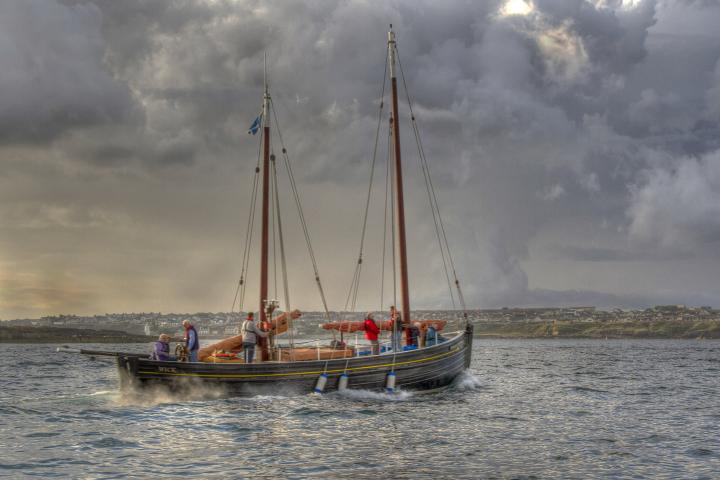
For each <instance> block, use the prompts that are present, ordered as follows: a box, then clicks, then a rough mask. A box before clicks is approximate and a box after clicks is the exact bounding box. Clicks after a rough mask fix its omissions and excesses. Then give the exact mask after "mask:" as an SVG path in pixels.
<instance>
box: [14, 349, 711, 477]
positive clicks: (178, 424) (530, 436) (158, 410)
mask: <svg viewBox="0 0 720 480" xmlns="http://www.w3.org/2000/svg"><path fill="white" fill-rule="evenodd" d="M87 347H97V348H103V349H117V350H123V351H129V350H136V351H137V350H140V351H144V350H147V349H148V348H149V346H148V345H131V346H128V345H102V346H100V345H93V346H87ZM55 348H56V345H8V344H5V345H0V358H2V360H0V385H1V386H0V477H9V478H50V477H54V478H126V477H136V478H145V477H153V478H178V477H181V476H183V477H196V478H223V479H227V478H254V477H273V478H307V477H319V478H373V479H389V478H486V477H494V478H589V477H592V478H718V477H720V428H719V426H720V342H716V341H670V340H606V341H603V340H476V341H475V345H474V352H473V362H472V366H471V368H470V370H469V371H468V372H467V373H466V374H464V375H463V376H462V377H460V378H458V380H457V382H456V383H455V384H454V385H453V386H452V387H451V388H449V389H447V390H445V391H443V392H440V393H433V394H422V395H421V394H413V393H410V392H401V393H399V394H395V395H389V394H384V393H376V392H367V391H349V392H345V393H342V394H340V393H337V392H335V393H329V394H325V395H321V396H318V395H312V394H310V392H308V394H300V395H297V394H295V395H283V394H278V395H271V396H258V397H251V398H225V397H223V396H222V395H215V394H213V392H209V397H208V398H207V399H205V398H204V396H203V395H202V394H198V395H196V396H194V397H192V398H190V399H188V398H174V397H172V396H169V395H163V396H155V397H130V396H125V395H121V394H120V392H119V391H118V388H117V373H116V371H115V365H114V362H113V361H108V360H103V359H95V360H91V359H89V358H88V357H84V356H77V355H68V354H58V353H55Z"/></svg>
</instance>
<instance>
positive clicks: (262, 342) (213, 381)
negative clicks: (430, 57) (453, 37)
mask: <svg viewBox="0 0 720 480" xmlns="http://www.w3.org/2000/svg"><path fill="white" fill-rule="evenodd" d="M396 57H397V49H396V44H395V34H394V32H393V31H392V26H391V29H390V32H389V33H388V51H387V61H386V72H387V71H389V77H390V82H391V100H392V112H391V114H390V116H389V118H388V126H389V137H390V138H391V140H392V148H390V144H388V145H389V148H388V151H389V153H388V165H387V172H388V175H387V177H386V178H387V180H386V198H388V196H389V197H390V198H391V199H392V201H391V206H390V209H391V210H392V211H391V215H390V218H391V221H390V224H391V230H392V238H393V239H394V240H395V241H393V242H392V252H393V253H392V258H393V259H394V260H393V262H392V268H393V278H396V277H398V279H399V282H398V283H399V291H400V300H401V302H400V305H401V307H402V310H401V313H402V325H401V323H400V318H401V317H400V315H399V314H398V315H396V316H394V317H393V318H391V320H390V321H388V322H381V323H380V325H379V326H378V328H379V329H380V330H393V329H394V331H393V332H391V335H392V334H393V333H394V334H395V335H393V338H394V340H393V342H391V343H390V344H389V345H384V346H383V348H382V349H379V350H380V351H379V352H377V351H374V350H373V351H368V350H367V349H366V348H364V347H360V346H359V345H357V343H356V345H354V346H353V345H348V344H347V343H346V342H345V340H344V335H345V334H346V333H350V332H356V331H359V330H361V329H362V325H361V323H360V322H353V321H347V320H343V319H335V321H332V320H333V319H331V318H330V313H329V311H328V308H327V302H326V299H325V294H324V291H323V288H322V283H321V280H320V274H319V271H318V267H317V262H316V259H315V255H314V252H313V249H312V244H311V242H310V235H309V232H308V228H307V223H306V221H305V217H304V214H303V210H302V206H301V203H300V196H299V194H298V190H297V185H296V183H295V180H294V178H293V173H292V167H291V166H290V162H289V158H288V154H287V149H286V148H285V145H284V144H283V142H282V135H281V134H280V133H279V127H278V126H277V115H276V113H275V111H274V108H273V104H272V98H271V96H270V93H269V87H268V82H267V74H266V81H265V91H264V95H263V107H262V113H261V114H260V115H259V116H258V118H257V119H256V120H255V121H254V122H253V124H252V126H251V128H250V132H249V133H252V134H253V135H254V134H255V133H257V132H261V135H260V143H261V147H262V148H261V149H260V150H259V151H261V152H262V155H261V158H260V155H259V156H258V165H257V167H256V169H255V178H254V184H253V190H252V191H253V197H252V201H251V207H250V215H249V220H248V232H247V235H246V243H245V252H244V253H243V264H242V269H241V272H242V273H241V277H240V281H239V282H238V288H237V290H236V293H235V299H236V300H237V299H238V298H239V299H240V302H239V309H240V310H242V307H243V302H244V295H245V288H246V282H245V275H246V273H247V271H248V267H249V260H250V258H251V256H250V248H251V243H252V238H253V225H254V219H255V208H256V205H257V194H259V195H260V197H261V202H260V203H261V213H260V216H259V217H260V223H261V225H262V226H261V228H262V230H261V240H260V255H259V260H260V272H259V273H260V275H259V292H260V298H259V317H260V322H259V324H260V329H261V331H263V332H267V338H259V339H258V340H259V341H258V346H259V359H258V360H259V361H258V362H257V363H245V361H244V359H242V358H240V356H239V354H240V353H241V352H242V349H243V336H242V335H238V336H235V337H231V338H228V339H225V340H222V341H220V342H217V343H215V344H213V345H210V346H208V347H205V348H203V349H201V350H200V351H199V355H198V360H199V361H197V362H188V361H164V360H163V361H161V360H152V359H150V358H148V357H147V356H145V355H138V354H128V353H121V352H117V353H115V352H97V351H93V352H89V351H80V353H88V354H93V355H100V354H111V355H113V356H116V357H117V366H118V371H119V375H120V383H121V387H122V388H123V389H140V390H142V389H144V388H147V387H158V386H159V387H167V388H169V389H171V390H183V389H187V388H193V389H195V388H197V387H198V386H200V387H203V388H204V387H219V388H221V389H222V390H223V391H225V392H227V393H228V394H235V395H254V394H258V393H265V394H266V393H277V392H278V391H282V392H286V391H288V390H292V391H297V392H310V391H316V392H326V391H333V390H344V389H363V390H386V391H389V392H393V391H395V390H397V389H402V390H434V389H439V388H443V387H446V386H448V385H450V383H451V382H452V381H453V380H454V379H455V378H456V377H457V376H458V375H460V374H461V373H462V372H463V371H464V370H465V369H467V368H469V365H470V360H471V355H472V338H473V329H472V325H471V324H470V323H469V322H468V320H467V315H463V317H462V322H463V323H462V325H461V328H460V329H459V330H458V331H456V332H452V333H450V332H444V335H440V334H439V332H440V331H442V330H444V327H445V326H446V324H447V323H448V322H447V320H440V321H437V320H432V321H431V320H419V319H415V318H413V317H412V316H411V314H412V312H411V309H410V291H409V283H408V275H409V274H408V262H407V253H406V230H405V212H404V197H403V179H402V162H401V152H400V138H399V135H400V130H399V123H400V122H399V121H398V120H397V119H398V118H399V115H398V88H397V83H398V81H397V77H396V70H397V68H396ZM400 66H401V65H400ZM400 71H401V72H402V69H400ZM386 78H387V77H386ZM402 79H403V83H405V79H404V74H403V75H402ZM384 92H385V79H384V80H383V95H382V96H383V97H384ZM383 105H384V102H383V101H381V103H380V110H381V111H380V115H379V119H378V135H379V132H380V123H381V122H382V108H383ZM408 107H409V108H410V112H411V119H412V125H413V130H414V133H415V137H416V139H417V140H418V153H419V155H420V158H421V161H422V162H424V163H423V166H424V167H423V172H424V174H425V176H426V177H425V179H426V185H427V186H428V197H429V199H430V203H431V208H432V214H433V220H434V221H435V226H436V233H437V238H438V241H439V242H440V249H441V252H442V256H443V263H444V266H445V273H446V277H447V280H448V286H449V287H450V295H451V298H453V303H455V300H454V297H453V291H452V289H453V282H451V280H450V275H449V273H448V272H450V271H451V272H452V276H453V277H454V286H455V288H456V289H457V297H458V301H459V302H460V303H461V306H462V310H463V312H464V301H463V300H462V292H461V291H460V283H459V281H458V280H457V276H456V275H455V268H454V265H453V264H452V257H451V255H450V250H449V247H448V245H447V239H446V237H445V232H444V227H443V226H442V218H441V217H440V211H439V208H438V206H437V200H436V196H435V193H434V190H432V183H431V182H430V181H429V169H428V167H427V164H426V159H425V156H424V152H423V151H422V146H421V144H420V143H419V130H418V129H417V124H416V123H415V116H414V114H412V104H411V103H410V98H409V96H408ZM271 124H274V128H276V129H278V134H277V135H275V136H273V137H272V139H273V140H279V142H280V149H279V151H280V152H281V155H282V163H283V165H284V166H285V167H286V171H287V174H288V178H289V185H290V189H289V190H290V191H291V193H292V198H293V200H294V201H295V204H296V207H297V212H298V216H299V218H300V223H301V226H302V229H303V235H304V237H305V241H306V245H307V249H308V252H309V256H310V259H311V262H312V266H313V275H314V280H315V283H316V284H317V287H318V291H319V294H320V298H321V301H322V304H323V306H324V308H325V312H326V315H327V323H325V324H324V325H323V326H324V328H325V329H327V330H329V331H331V332H332V333H333V340H332V342H330V341H327V340H326V341H325V343H321V341H320V340H317V341H313V342H312V343H311V344H310V345H307V344H304V345H303V344H300V343H298V342H296V341H295V338H294V334H293V322H294V321H296V320H297V319H298V318H300V317H301V313H300V312H299V311H297V310H292V309H291V307H290V296H289V291H288V283H287V265H286V262H285V243H284V240H283V231H282V221H281V217H280V196H279V191H280V190H281V189H280V188H279V186H278V177H277V171H278V167H277V164H276V155H275V150H273V145H272V144H271ZM375 145H376V146H377V138H376V142H375ZM376 152H377V147H376V149H375V153H374V154H373V162H372V168H373V169H374V168H375V163H376V162H375V155H376ZM390 158H392V162H391V161H390ZM373 171H374V170H373ZM372 177H373V175H372V173H371V185H372ZM371 190H372V188H371V189H369V191H368V202H367V204H366V212H365V216H364V224H363V233H362V241H361V247H360V255H359V258H358V262H357V265H356V268H355V273H354V274H353V281H352V284H351V287H350V293H349V294H348V302H346V310H347V309H348V308H347V307H348V303H350V306H351V307H352V308H351V310H354V309H355V306H356V305H355V300H356V298H357V289H358V286H359V283H360V270H361V267H362V257H363V244H364V237H365V226H366V222H367V208H368V205H369V203H370V202H369V195H370V192H371ZM387 208H388V207H387V202H386V214H387ZM386 218H388V216H387V215H386ZM271 229H272V232H271ZM441 229H442V231H441ZM396 232H397V234H396ZM271 235H272V250H271ZM383 241H384V239H383ZM384 245H385V244H383V264H384V253H385V252H384ZM271 251H272V252H273V254H274V257H273V258H274V260H275V261H276V262H278V260H279V262H278V263H280V268H281V272H282V285H283V287H284V288H283V291H284V309H285V312H283V313H280V314H277V312H278V310H279V309H278V307H279V302H278V301H277V300H274V299H272V298H271V297H270V296H269V283H270V282H269V276H270V275H269V274H270V269H269V257H270V252H271ZM278 251H279V255H278V254H277V252H278ZM446 259H447V260H446ZM395 260H396V261H395ZM448 260H449V262H450V267H448V265H447V264H446V261H448ZM274 266H275V268H274V271H275V284H277V280H278V278H277V273H276V272H277V263H276V264H275V265H274ZM396 268H397V270H399V274H398V272H396V271H395V269H396ZM384 274H385V272H384V271H383V275H384ZM383 279H384V277H383ZM276 290H277V289H276ZM275 293H276V294H277V291H276V292H275ZM350 299H352V302H350ZM380 304H381V306H382V304H383V300H382V295H381V302H380ZM234 307H235V302H234V303H233V308H234ZM400 326H404V329H403V332H404V335H403V337H404V339H401V338H399V337H400V335H399V334H400V331H399V330H398V329H399V328H400ZM428 331H429V332H434V337H433V336H432V334H429V333H428ZM336 332H337V333H339V334H340V339H339V340H338V339H337V335H336ZM418 332H419V333H420V335H419V336H418V335H417V334H418ZM283 339H286V340H283ZM403 340H404V341H403ZM403 343H404V345H403ZM65 351H67V350H65Z"/></svg>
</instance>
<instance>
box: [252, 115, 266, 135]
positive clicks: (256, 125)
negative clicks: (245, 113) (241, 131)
mask: <svg viewBox="0 0 720 480" xmlns="http://www.w3.org/2000/svg"><path fill="white" fill-rule="evenodd" d="M262 117H263V115H262V113H261V114H260V115H258V116H257V117H256V118H255V120H253V122H252V125H250V128H249V129H248V133H249V134H251V135H255V134H256V133H257V132H258V130H260V126H261V125H262Z"/></svg>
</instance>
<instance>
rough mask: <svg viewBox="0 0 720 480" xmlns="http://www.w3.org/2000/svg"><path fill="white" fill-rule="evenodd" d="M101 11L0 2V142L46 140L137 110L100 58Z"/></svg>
mask: <svg viewBox="0 0 720 480" xmlns="http://www.w3.org/2000/svg"><path fill="white" fill-rule="evenodd" d="M101 22H102V14H101V12H100V10H99V9H98V8H97V7H95V6H94V5H76V6H73V7H68V6H64V5H60V4H56V3H54V2H46V1H36V0H29V1H27V2H4V3H2V4H1V5H0V65H2V71H3V73H2V75H0V91H1V92H2V94H1V95H0V141H1V142H3V143H15V142H27V143H33V142H44V141H49V140H52V139H54V138H56V137H57V136H58V135H60V134H62V133H63V132H65V131H67V130H69V129H73V128H77V127H83V126H89V125H96V124H104V123H115V122H121V121H123V120H126V119H129V118H130V117H132V116H133V115H134V114H136V113H137V112H136V111H135V105H134V102H133V99H132V97H131V95H130V91H129V90H128V88H127V86H126V85H125V84H123V83H122V82H118V81H117V80H116V79H114V78H113V76H112V75H111V74H110V72H109V71H108V69H107V68H106V66H105V65H104V63H103V55H104V53H105V41H104V39H103V37H102V34H101V28H100V25H101Z"/></svg>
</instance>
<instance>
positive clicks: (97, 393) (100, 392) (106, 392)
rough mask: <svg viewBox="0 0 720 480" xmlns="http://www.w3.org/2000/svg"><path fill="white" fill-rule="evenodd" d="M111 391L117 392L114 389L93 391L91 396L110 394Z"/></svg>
mask: <svg viewBox="0 0 720 480" xmlns="http://www.w3.org/2000/svg"><path fill="white" fill-rule="evenodd" d="M111 393H115V392H113V391H112V390H100V391H99V392H93V393H91V394H90V396H91V397H94V396H96V395H110V394H111Z"/></svg>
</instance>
